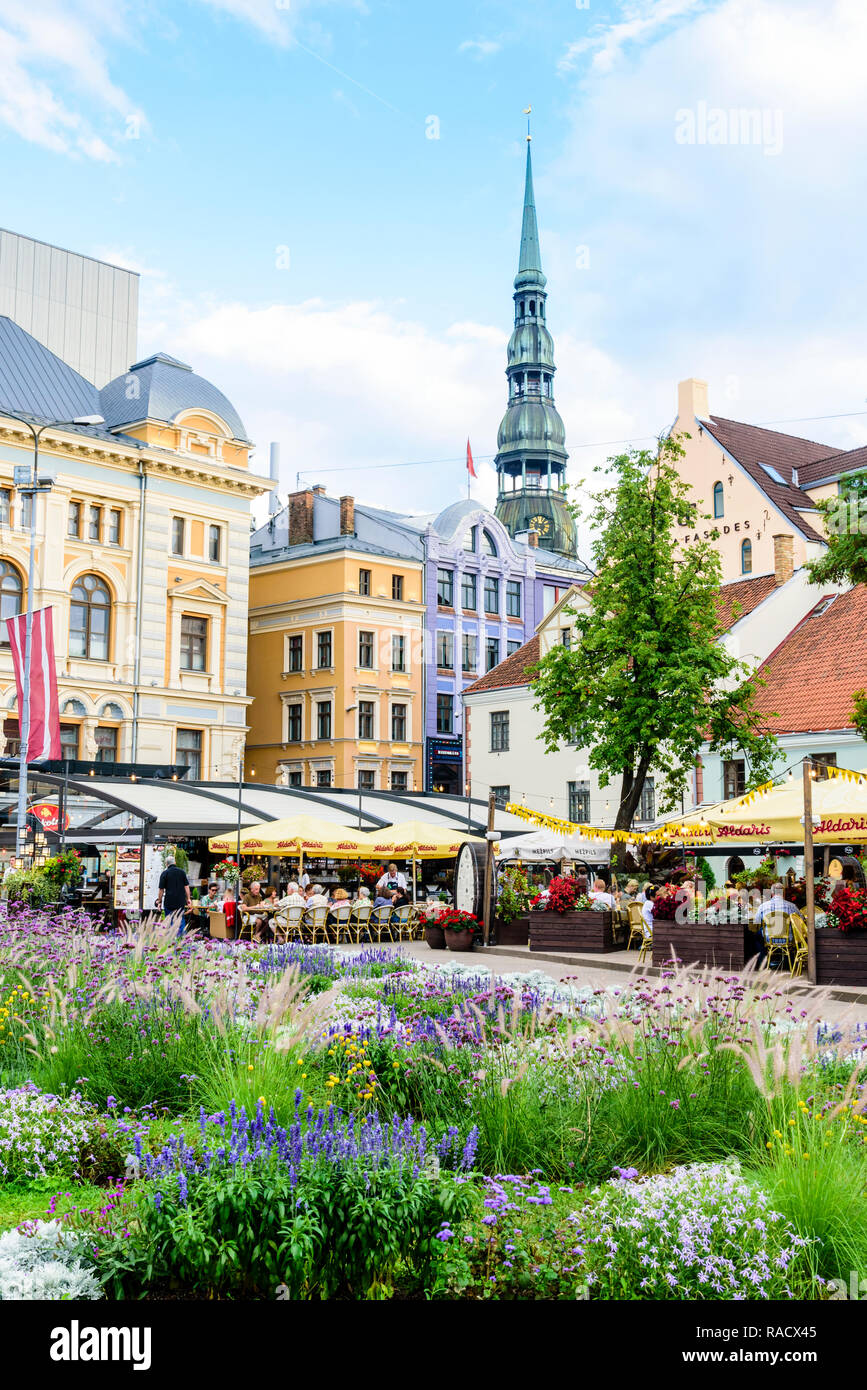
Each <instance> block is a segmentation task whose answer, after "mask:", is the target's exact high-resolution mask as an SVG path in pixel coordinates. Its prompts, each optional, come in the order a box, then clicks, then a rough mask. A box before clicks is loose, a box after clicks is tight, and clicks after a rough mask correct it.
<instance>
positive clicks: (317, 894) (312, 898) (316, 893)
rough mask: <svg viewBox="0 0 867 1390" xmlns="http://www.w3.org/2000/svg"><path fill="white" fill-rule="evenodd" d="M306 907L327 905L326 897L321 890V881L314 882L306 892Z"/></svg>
mask: <svg viewBox="0 0 867 1390" xmlns="http://www.w3.org/2000/svg"><path fill="white" fill-rule="evenodd" d="M307 906H308V907H327V906H328V899H327V898H326V896H325V894H324V892H323V891H322V884H321V883H314V884H313V885H312V887H311V888H310V889H309V890H308V894H307Z"/></svg>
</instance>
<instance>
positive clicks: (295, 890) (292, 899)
mask: <svg viewBox="0 0 867 1390" xmlns="http://www.w3.org/2000/svg"><path fill="white" fill-rule="evenodd" d="M280 906H281V907H306V906H307V899H306V898H305V896H304V894H303V893H302V892H301V891H300V889H299V887H298V884H297V883H296V882H295V881H294V879H293V880H292V882H291V883H287V884H286V892H285V893H284V894H283V897H282V898H281V899H280Z"/></svg>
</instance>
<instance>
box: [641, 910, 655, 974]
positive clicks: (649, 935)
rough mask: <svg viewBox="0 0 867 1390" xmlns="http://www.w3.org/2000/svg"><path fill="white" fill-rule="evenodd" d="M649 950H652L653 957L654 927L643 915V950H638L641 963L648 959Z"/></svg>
mask: <svg viewBox="0 0 867 1390" xmlns="http://www.w3.org/2000/svg"><path fill="white" fill-rule="evenodd" d="M648 951H650V953H651V957H652V955H653V927H651V926H648V924H647V922H645V920H644V917H643V916H642V918H641V950H640V951H639V952H638V960H639V964H640V963H641V961H643V960H646V959H647V953H648Z"/></svg>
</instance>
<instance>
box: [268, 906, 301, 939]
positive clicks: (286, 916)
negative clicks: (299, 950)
mask: <svg viewBox="0 0 867 1390" xmlns="http://www.w3.org/2000/svg"><path fill="white" fill-rule="evenodd" d="M303 916H304V908H303V907H301V906H300V905H298V904H296V905H295V906H294V907H287V908H284V909H283V911H282V912H275V913H274V936H275V939H276V940H277V941H295V940H297V938H298V937H299V936H300V935H301V919H302V917H303Z"/></svg>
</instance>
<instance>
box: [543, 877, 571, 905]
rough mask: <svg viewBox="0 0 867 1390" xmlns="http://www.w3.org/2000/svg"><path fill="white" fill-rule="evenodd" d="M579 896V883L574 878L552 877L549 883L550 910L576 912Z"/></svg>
mask: <svg viewBox="0 0 867 1390" xmlns="http://www.w3.org/2000/svg"><path fill="white" fill-rule="evenodd" d="M578 896H579V894H578V885H577V883H576V882H575V880H574V878H552V879H551V882H550V883H549V884H548V902H547V908H548V911H549V912H574V911H575V899H576V898H577V897H578Z"/></svg>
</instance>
